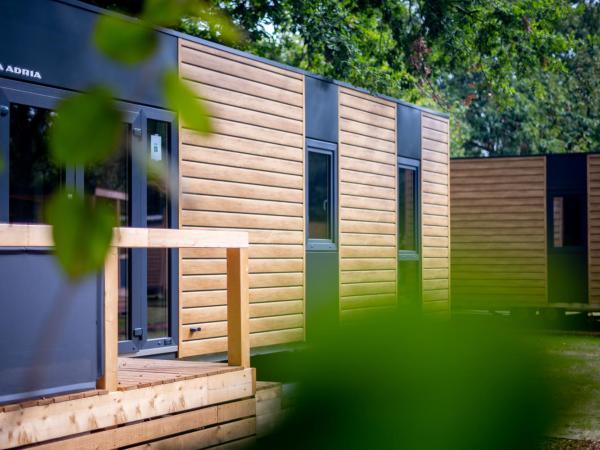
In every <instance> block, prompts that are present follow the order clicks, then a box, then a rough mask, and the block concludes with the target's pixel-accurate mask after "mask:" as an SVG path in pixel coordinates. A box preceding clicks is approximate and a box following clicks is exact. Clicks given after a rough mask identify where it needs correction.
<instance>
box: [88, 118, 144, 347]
mask: <svg viewBox="0 0 600 450" xmlns="http://www.w3.org/2000/svg"><path fill="white" fill-rule="evenodd" d="M84 178H85V180H84V189H85V193H86V194H87V195H91V196H94V197H95V198H97V199H101V200H102V201H108V202H111V203H113V204H114V206H115V209H116V212H117V215H118V221H119V226H130V225H131V208H130V192H131V125H130V124H125V127H124V131H123V138H122V141H121V146H120V148H119V149H118V150H117V152H116V153H115V154H114V155H113V156H112V157H111V158H110V159H109V160H108V161H106V162H104V163H102V164H96V165H94V166H91V167H89V168H86V171H85V177H84ZM130 261H131V251H130V250H128V249H122V248H121V249H119V307H118V313H119V340H120V341H125V340H128V339H131V337H132V336H131V328H132V327H131V267H130Z"/></svg>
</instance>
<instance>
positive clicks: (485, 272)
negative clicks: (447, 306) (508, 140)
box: [451, 157, 547, 308]
mask: <svg viewBox="0 0 600 450" xmlns="http://www.w3.org/2000/svg"><path fill="white" fill-rule="evenodd" d="M451 198H452V301H453V305H455V306H459V307H468V308H488V307H491V308H494V307H503V306H505V307H510V306H533V305H543V304H546V303H547V279H546V278H547V275H546V273H547V250H546V249H547V244H546V241H547V237H546V160H545V158H544V157H528V158H497V159H466V160H453V161H452V163H451Z"/></svg>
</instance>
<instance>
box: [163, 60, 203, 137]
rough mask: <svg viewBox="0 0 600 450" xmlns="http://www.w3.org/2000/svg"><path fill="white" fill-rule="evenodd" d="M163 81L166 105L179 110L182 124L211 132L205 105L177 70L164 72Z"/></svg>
mask: <svg viewBox="0 0 600 450" xmlns="http://www.w3.org/2000/svg"><path fill="white" fill-rule="evenodd" d="M163 83H164V89H165V98H166V101H167V106H168V107H169V108H170V109H173V110H176V111H178V112H179V119H180V120H181V121H182V122H183V124H184V125H185V126H186V127H189V128H192V129H194V130H196V131H198V132H199V133H203V134H209V133H212V126H211V121H210V117H209V116H208V110H207V109H206V106H205V105H204V103H203V102H202V100H201V99H200V98H198V97H196V94H195V93H194V91H193V90H192V89H191V88H190V87H188V86H186V85H185V84H184V83H183V81H181V79H180V78H179V75H177V71H176V70H173V71H171V72H167V73H165V75H164V80H163Z"/></svg>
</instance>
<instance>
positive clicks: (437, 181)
mask: <svg viewBox="0 0 600 450" xmlns="http://www.w3.org/2000/svg"><path fill="white" fill-rule="evenodd" d="M449 142H450V129H449V122H448V119H445V118H442V117H438V116H434V115H430V114H425V113H422V114H421V253H422V255H421V257H422V261H423V264H422V270H421V278H422V281H421V285H422V290H423V310H424V311H427V312H440V313H443V312H448V311H449V309H450V279H449V278H450V277H449V271H450V210H449V208H450V199H449V194H450V192H449V181H450V180H449V172H450V165H449V152H450V149H449Z"/></svg>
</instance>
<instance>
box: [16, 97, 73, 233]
mask: <svg viewBox="0 0 600 450" xmlns="http://www.w3.org/2000/svg"><path fill="white" fill-rule="evenodd" d="M53 115H54V113H53V112H52V111H50V110H47V109H42V108H35V107H33V106H27V105H19V104H16V103H13V104H11V105H10V144H9V161H10V177H9V178H10V182H9V185H10V186H9V221H10V222H13V223H39V222H42V213H43V203H44V200H45V198H46V197H48V196H49V195H50V194H52V192H53V191H54V190H55V189H56V188H58V187H59V186H61V185H63V184H64V182H65V171H64V170H63V169H61V168H60V167H58V166H57V165H55V164H54V163H53V162H52V161H51V159H50V154H49V149H48V133H49V130H50V128H51V127H52V120H53Z"/></svg>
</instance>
